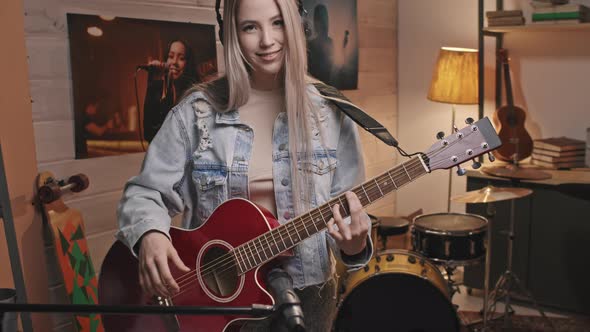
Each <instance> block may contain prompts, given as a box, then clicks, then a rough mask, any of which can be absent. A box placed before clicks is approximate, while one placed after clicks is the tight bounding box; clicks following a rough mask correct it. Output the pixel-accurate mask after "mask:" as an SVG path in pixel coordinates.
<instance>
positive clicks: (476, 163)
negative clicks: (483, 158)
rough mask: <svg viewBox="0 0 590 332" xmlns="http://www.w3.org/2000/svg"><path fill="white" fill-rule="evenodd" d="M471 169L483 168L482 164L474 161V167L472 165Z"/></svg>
mask: <svg viewBox="0 0 590 332" xmlns="http://www.w3.org/2000/svg"><path fill="white" fill-rule="evenodd" d="M471 167H473V169H478V168H480V167H481V163H480V162H479V161H477V160H475V159H474V160H473V165H471Z"/></svg>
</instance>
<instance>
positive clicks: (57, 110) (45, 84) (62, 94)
mask: <svg viewBox="0 0 590 332" xmlns="http://www.w3.org/2000/svg"><path fill="white" fill-rule="evenodd" d="M30 84H31V103H32V104H33V121H35V122H42V121H56V120H60V121H62V120H67V121H73V119H74V111H73V110H72V106H71V103H70V102H69V101H70V98H71V96H72V84H71V81H70V80H66V79H51V80H30Z"/></svg>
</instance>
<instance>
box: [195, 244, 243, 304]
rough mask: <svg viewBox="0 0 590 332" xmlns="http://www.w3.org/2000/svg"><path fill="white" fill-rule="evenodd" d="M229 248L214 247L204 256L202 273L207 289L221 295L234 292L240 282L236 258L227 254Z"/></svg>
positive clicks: (224, 295) (225, 295)
mask: <svg viewBox="0 0 590 332" xmlns="http://www.w3.org/2000/svg"><path fill="white" fill-rule="evenodd" d="M227 252H228V251H227V249H226V248H222V247H212V248H211V249H209V250H208V251H207V252H206V253H205V255H204V256H203V262H202V265H201V271H202V272H201V273H202V276H203V281H204V282H205V285H206V286H207V289H209V291H211V293H213V294H215V295H216V296H220V297H227V296H230V295H231V294H233V293H234V292H235V291H236V289H237V287H238V282H239V276H238V270H237V269H236V265H235V264H234V260H233V259H232V257H231V256H230V255H227Z"/></svg>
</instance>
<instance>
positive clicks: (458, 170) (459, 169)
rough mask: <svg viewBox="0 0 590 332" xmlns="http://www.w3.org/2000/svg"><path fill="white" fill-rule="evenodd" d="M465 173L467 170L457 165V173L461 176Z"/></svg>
mask: <svg viewBox="0 0 590 332" xmlns="http://www.w3.org/2000/svg"><path fill="white" fill-rule="evenodd" d="M465 173H467V171H466V170H465V168H463V167H461V166H457V175H459V176H463V175H465Z"/></svg>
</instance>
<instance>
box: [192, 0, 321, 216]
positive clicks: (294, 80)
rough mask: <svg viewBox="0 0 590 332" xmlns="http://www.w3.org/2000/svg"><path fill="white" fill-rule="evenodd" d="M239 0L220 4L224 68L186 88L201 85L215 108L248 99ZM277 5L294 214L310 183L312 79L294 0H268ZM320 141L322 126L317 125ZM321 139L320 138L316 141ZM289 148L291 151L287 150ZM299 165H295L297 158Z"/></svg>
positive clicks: (305, 201)
mask: <svg viewBox="0 0 590 332" xmlns="http://www.w3.org/2000/svg"><path fill="white" fill-rule="evenodd" d="M240 1H247V0H225V1H224V10H223V17H224V19H223V31H224V33H223V45H224V58H225V68H226V74H225V76H223V77H222V78H220V79H217V80H215V81H212V82H209V83H204V84H201V85H198V86H197V87H195V88H192V89H191V91H189V92H187V93H191V92H193V91H195V90H199V91H202V92H203V93H204V94H205V96H206V97H207V98H208V100H209V101H210V102H211V103H212V105H213V107H215V108H216V109H217V110H218V111H220V112H226V111H229V110H234V109H238V108H239V107H241V106H243V105H245V104H246V103H247V102H248V96H249V91H250V74H249V67H248V66H249V65H248V63H247V61H246V58H245V57H244V54H243V53H242V51H241V48H240V43H239V40H238V29H237V15H238V9H239V4H240ZM274 1H275V2H276V4H277V6H278V7H279V10H280V11H281V14H282V18H283V21H284V29H285V40H286V43H285V45H284V48H283V49H284V50H285V60H284V67H283V71H282V73H281V74H280V75H282V79H283V84H284V91H285V92H284V93H285V95H284V97H285V111H286V112H287V118H288V125H289V151H290V157H291V178H292V181H291V183H292V194H293V195H292V196H293V204H294V206H295V211H296V213H297V214H301V213H303V212H305V211H306V210H307V209H309V208H310V203H311V197H312V194H313V189H314V183H313V175H312V173H311V167H310V166H311V160H312V158H313V146H312V140H311V137H312V134H311V129H312V123H311V122H312V121H314V122H316V123H317V121H318V116H317V110H315V109H314V107H313V105H312V103H311V100H310V98H309V95H308V91H307V88H308V84H309V83H311V82H313V81H316V80H315V79H313V78H311V77H310V76H308V75H307V46H306V41H305V32H304V29H303V22H302V18H301V16H300V15H299V10H298V7H297V4H296V0H274ZM317 126H318V129H319V130H320V135H321V137H322V142H323V137H324V134H323V132H322V131H323V130H322V126H320V125H319V124H318V125H317ZM322 145H324V144H322ZM293 151H295V153H294V152H293ZM298 159H299V161H300V164H301V165H302V170H301V171H298V164H297V160H298Z"/></svg>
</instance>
